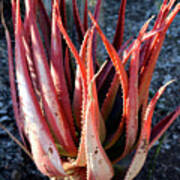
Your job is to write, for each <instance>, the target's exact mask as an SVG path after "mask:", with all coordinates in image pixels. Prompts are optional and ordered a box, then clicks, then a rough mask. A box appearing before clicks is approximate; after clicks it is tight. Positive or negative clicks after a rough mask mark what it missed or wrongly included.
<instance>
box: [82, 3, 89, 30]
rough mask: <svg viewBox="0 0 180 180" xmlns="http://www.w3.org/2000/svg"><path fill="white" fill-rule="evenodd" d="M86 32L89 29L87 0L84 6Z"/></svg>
mask: <svg viewBox="0 0 180 180" xmlns="http://www.w3.org/2000/svg"><path fill="white" fill-rule="evenodd" d="M83 25H84V31H85V32H86V31H87V29H88V0H85V4H84V24H83Z"/></svg>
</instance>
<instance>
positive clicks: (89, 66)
mask: <svg viewBox="0 0 180 180" xmlns="http://www.w3.org/2000/svg"><path fill="white" fill-rule="evenodd" d="M94 30H95V29H94V28H92V29H91V34H90V37H89V39H88V47H87V81H88V88H91V91H92V92H93V93H92V94H90V96H93V99H94V101H95V106H96V117H97V120H96V122H97V128H98V129H99V136H100V139H101V141H103V140H104V139H105V134H106V130H105V124H104V120H103V118H102V116H101V113H100V110H99V103H98V96H97V89H96V83H95V78H96V77H97V75H96V76H95V75H94V68H93V54H92V52H93V35H94ZM93 78H94V80H92V79H93ZM91 81H92V82H91Z"/></svg>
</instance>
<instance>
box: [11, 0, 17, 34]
mask: <svg viewBox="0 0 180 180" xmlns="http://www.w3.org/2000/svg"><path fill="white" fill-rule="evenodd" d="M11 7H12V21H13V29H14V31H15V19H16V0H11Z"/></svg>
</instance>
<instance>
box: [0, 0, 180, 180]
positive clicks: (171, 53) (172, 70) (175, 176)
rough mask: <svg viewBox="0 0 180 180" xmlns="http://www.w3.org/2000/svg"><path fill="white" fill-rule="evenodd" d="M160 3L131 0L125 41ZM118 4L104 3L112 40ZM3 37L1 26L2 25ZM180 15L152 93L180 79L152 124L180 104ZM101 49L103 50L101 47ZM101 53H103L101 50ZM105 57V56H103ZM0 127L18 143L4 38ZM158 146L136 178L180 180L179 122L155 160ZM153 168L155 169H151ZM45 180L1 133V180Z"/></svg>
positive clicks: (103, 20) (104, 19)
mask: <svg viewBox="0 0 180 180" xmlns="http://www.w3.org/2000/svg"><path fill="white" fill-rule="evenodd" d="M159 2H161V1H158V0H155V1H151V0H141V1H140V0H137V1H133V0H131V1H130V0H129V2H128V5H127V10H126V18H127V19H126V30H125V31H126V32H125V39H128V37H130V36H131V35H137V32H138V30H139V28H140V27H141V26H142V25H143V23H144V22H145V20H147V19H148V18H149V17H150V16H152V15H153V14H156V13H157V11H158V8H159V5H160V4H159ZM119 4H120V3H119V0H111V1H107V0H106V2H105V0H104V3H103V11H102V15H101V26H102V27H103V30H104V32H105V33H106V35H107V36H108V38H109V39H110V40H112V37H113V36H112V35H113V34H114V32H115V25H116V19H117V17H118V15H117V14H118V8H119ZM0 31H1V33H0V34H1V35H2V26H1V25H0ZM179 37H180V14H178V16H177V17H176V19H175V21H174V22H173V24H172V25H171V27H170V29H169V30H168V33H167V37H166V40H165V43H164V46H163V48H162V52H161V54H160V57H159V61H158V63H157V66H156V70H155V73H154V76H153V81H152V86H151V91H152V93H155V92H156V91H157V89H158V88H159V87H160V86H161V85H162V84H164V83H165V82H167V81H168V80H170V79H177V81H176V82H175V83H173V85H171V86H170V87H168V89H167V90H166V92H165V94H164V95H163V96H162V98H161V99H160V101H159V103H158V105H157V109H156V112H155V118H154V119H153V123H156V122H158V121H159V120H160V119H162V118H163V117H164V116H165V115H166V114H167V113H169V112H171V111H172V110H173V109H175V107H176V106H177V105H178V104H179V102H180V96H179V91H180V83H179V77H180V71H179V69H178V68H179V67H180V38H179ZM100 48H101V46H100ZM101 49H102V50H101ZM101 49H99V50H98V52H99V54H98V55H99V56H100V55H102V54H104V49H103V48H101ZM101 57H102V56H101ZM0 123H2V124H3V125H4V126H6V127H7V128H8V130H9V131H10V132H11V133H12V134H13V135H14V136H15V137H17V138H18V139H19V135H18V132H17V127H16V125H15V120H14V118H13V112H12V101H11V100H10V90H9V80H8V67H7V51H6V45H5V40H4V36H1V37H0ZM158 145H159V142H157V143H156V145H155V146H154V147H153V148H152V150H151V151H150V153H149V156H148V159H147V161H146V164H145V166H144V168H143V170H142V172H141V173H140V174H139V176H138V177H137V178H136V179H137V180H144V179H148V174H149V173H150V170H151V169H153V172H152V174H151V176H149V179H151V180H161V179H167V180H179V179H180V118H178V119H177V120H176V121H175V122H174V124H173V125H172V126H171V127H170V128H169V129H168V131H167V133H166V136H165V138H164V140H163V144H162V146H161V149H160V152H159V155H158V156H157V157H156V158H155V161H153V160H154V154H155V152H156V151H157V147H158ZM152 167H153V168H152ZM24 179H26V180H29V179H35V180H41V179H42V180H45V179H47V178H46V177H44V176H42V175H41V174H40V173H39V172H38V171H37V170H36V167H35V166H34V164H33V163H32V162H31V160H30V159H29V158H28V157H27V156H26V155H25V154H24V152H23V151H22V150H21V149H20V147H19V146H18V145H17V144H16V143H14V142H13V141H12V140H11V139H10V138H9V136H8V135H7V134H6V133H5V132H4V131H2V130H1V129H0V180H24Z"/></svg>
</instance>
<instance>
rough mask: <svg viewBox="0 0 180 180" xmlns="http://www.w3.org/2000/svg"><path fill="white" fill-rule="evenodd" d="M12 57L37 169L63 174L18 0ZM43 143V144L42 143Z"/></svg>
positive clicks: (27, 133)
mask: <svg viewBox="0 0 180 180" xmlns="http://www.w3.org/2000/svg"><path fill="white" fill-rule="evenodd" d="M16 3H17V4H16V5H17V9H16V30H15V42H16V44H15V59H16V75H17V81H18V89H19V95H20V101H21V106H22V110H23V113H24V118H25V119H24V130H25V133H26V136H27V137H28V140H29V142H30V144H31V152H32V155H33V159H34V161H35V163H36V165H37V167H38V168H39V170H40V171H41V172H42V173H43V174H45V175H47V176H64V175H65V172H64V170H63V168H62V164H61V160H60V158H59V154H58V151H57V149H56V146H55V144H54V141H53V138H52V136H51V133H50V130H49V128H48V125H47V123H46V121H45V119H44V118H43V115H42V112H41V109H40V106H39V103H38V101H37V99H36V96H35V93H34V90H33V87H32V83H31V79H30V77H29V73H28V69H27V62H26V56H25V48H24V46H23V42H22V40H23V32H22V22H21V19H20V7H19V6H20V5H19V0H17V1H16ZM44 142H45V143H44Z"/></svg>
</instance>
